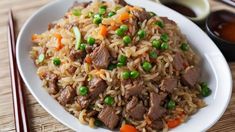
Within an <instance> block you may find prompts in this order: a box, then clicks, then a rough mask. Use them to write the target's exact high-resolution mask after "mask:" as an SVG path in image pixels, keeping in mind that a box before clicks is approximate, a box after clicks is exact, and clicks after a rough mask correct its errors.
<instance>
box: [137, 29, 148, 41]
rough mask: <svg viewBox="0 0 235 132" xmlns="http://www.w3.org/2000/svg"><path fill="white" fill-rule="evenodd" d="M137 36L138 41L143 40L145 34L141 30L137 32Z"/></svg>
mask: <svg viewBox="0 0 235 132" xmlns="http://www.w3.org/2000/svg"><path fill="white" fill-rule="evenodd" d="M137 34H138V36H139V37H140V39H143V38H144V37H145V36H146V32H145V31H144V30H143V29H141V30H139V31H138V33H137Z"/></svg>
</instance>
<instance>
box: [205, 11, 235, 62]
mask: <svg viewBox="0 0 235 132" xmlns="http://www.w3.org/2000/svg"><path fill="white" fill-rule="evenodd" d="M223 23H233V24H235V13H233V12H230V11H227V10H219V11H215V12H212V13H211V14H210V15H209V16H208V18H207V19H206V31H207V34H208V35H209V36H210V37H211V38H212V39H213V41H214V42H215V44H216V45H217V46H218V48H219V49H220V50H221V51H222V53H223V55H224V56H225V58H226V59H227V61H235V42H234V41H229V40H227V39H225V38H224V37H222V36H221V35H219V34H218V33H216V32H215V30H216V28H217V29H218V26H220V25H221V24H223ZM234 26H235V25H234ZM233 33H234V35H235V31H234V32H233ZM234 39H235V38H234Z"/></svg>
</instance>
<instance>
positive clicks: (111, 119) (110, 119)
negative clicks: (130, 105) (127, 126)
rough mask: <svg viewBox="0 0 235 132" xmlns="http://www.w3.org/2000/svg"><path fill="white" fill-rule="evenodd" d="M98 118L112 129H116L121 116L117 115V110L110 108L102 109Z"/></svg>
mask: <svg viewBox="0 0 235 132" xmlns="http://www.w3.org/2000/svg"><path fill="white" fill-rule="evenodd" d="M98 118H99V119H100V120H101V121H102V122H103V123H104V124H105V126H107V127H108V128H110V129H114V128H115V127H116V126H117V124H118V121H119V116H118V115H116V114H115V110H114V109H113V108H112V107H109V106H108V107H105V108H104V109H102V111H101V112H100V113H99V115H98Z"/></svg>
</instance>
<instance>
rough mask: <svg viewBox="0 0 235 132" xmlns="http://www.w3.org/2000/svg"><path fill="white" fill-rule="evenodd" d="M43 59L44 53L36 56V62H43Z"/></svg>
mask: <svg viewBox="0 0 235 132" xmlns="http://www.w3.org/2000/svg"><path fill="white" fill-rule="evenodd" d="M44 59H45V55H44V54H40V55H39V56H38V62H39V63H41V62H43V61H44Z"/></svg>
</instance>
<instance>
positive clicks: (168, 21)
mask: <svg viewBox="0 0 235 132" xmlns="http://www.w3.org/2000/svg"><path fill="white" fill-rule="evenodd" d="M160 19H162V21H163V22H164V23H165V24H172V25H176V23H175V22H174V21H173V20H170V19H168V18H167V17H160Z"/></svg>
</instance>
